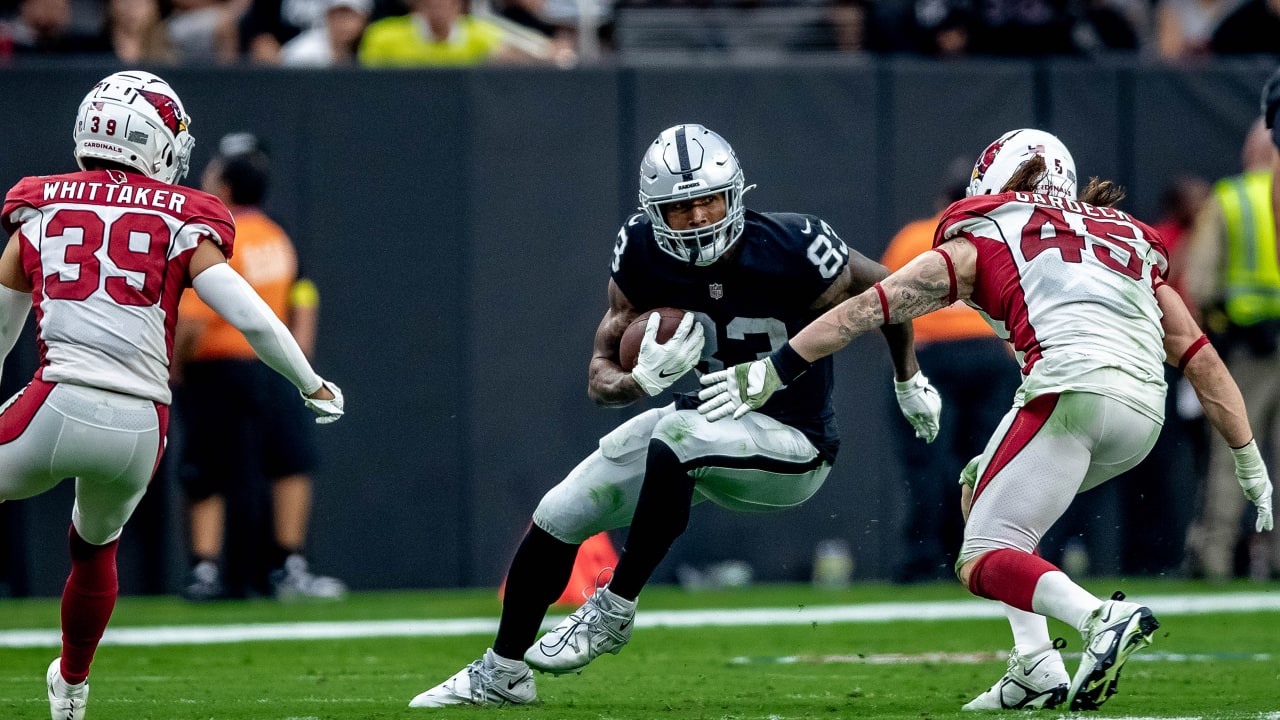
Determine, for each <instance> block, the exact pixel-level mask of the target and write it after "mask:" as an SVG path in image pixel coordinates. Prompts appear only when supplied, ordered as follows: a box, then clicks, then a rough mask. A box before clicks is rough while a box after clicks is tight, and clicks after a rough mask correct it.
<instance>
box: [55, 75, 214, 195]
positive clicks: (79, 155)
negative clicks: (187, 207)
mask: <svg viewBox="0 0 1280 720" xmlns="http://www.w3.org/2000/svg"><path fill="white" fill-rule="evenodd" d="M190 124H191V118H190V117H189V116H188V115H187V111H186V110H185V109H184V108H183V107H182V101H181V100H179V99H178V94H177V93H175V92H174V91H173V88H171V87H169V83H167V82H165V81H164V80H162V79H160V78H159V77H157V76H155V75H152V74H151V73H149V72H143V71H141V70H128V71H125V72H118V73H115V74H113V75H108V76H107V77H105V78H103V79H102V80H101V81H99V82H98V84H97V85H94V86H93V89H92V90H90V91H89V94H88V95H85V97H84V100H83V101H82V102H81V103H80V110H79V112H78V113H76V127H75V133H74V137H75V141H76V149H75V155H76V163H77V164H79V165H80V169H81V170H83V169H85V161H86V160H105V161H108V162H113V163H119V164H120V165H125V166H127V167H131V168H134V169H136V170H137V171H138V172H140V173H142V174H143V175H146V176H147V177H150V178H154V179H156V180H160V181H161V182H167V183H174V182H177V181H179V180H181V179H182V178H183V177H185V176H186V174H187V167H188V165H189V164H190V162H191V148H192V147H193V146H194V145H195V139H194V138H192V137H191V133H190V132H189V131H188V130H187V127H188V126H189V125H190Z"/></svg>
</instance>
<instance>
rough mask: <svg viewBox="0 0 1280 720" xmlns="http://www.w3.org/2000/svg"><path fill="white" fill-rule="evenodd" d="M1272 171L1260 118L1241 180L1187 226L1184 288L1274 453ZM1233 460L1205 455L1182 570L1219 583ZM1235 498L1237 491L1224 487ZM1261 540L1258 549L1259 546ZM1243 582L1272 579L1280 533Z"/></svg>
mask: <svg viewBox="0 0 1280 720" xmlns="http://www.w3.org/2000/svg"><path fill="white" fill-rule="evenodd" d="M1275 163H1276V148H1275V147H1273V146H1272V144H1271V139H1270V137H1269V136H1268V133H1267V129H1266V126H1265V124H1264V120H1263V119H1262V118H1259V119H1258V121H1257V122H1256V123H1254V124H1253V126H1252V127H1251V128H1250V130H1249V133H1248V135H1247V137H1246V139H1245V144H1244V150H1243V152H1242V153H1241V164H1242V165H1243V168H1244V173H1243V174H1242V175H1236V176H1233V177H1228V178H1224V179H1222V180H1219V181H1218V182H1217V183H1216V184H1214V186H1213V195H1212V197H1211V198H1210V199H1209V202H1208V203H1207V204H1206V206H1205V209H1204V211H1202V212H1201V214H1200V216H1199V217H1198V218H1197V220H1196V226H1195V229H1194V230H1193V234H1192V237H1191V239H1190V240H1189V242H1191V243H1192V246H1191V250H1190V252H1191V253H1192V254H1191V256H1190V259H1191V262H1190V263H1189V264H1188V268H1187V270H1188V274H1187V289H1188V292H1189V293H1190V295H1191V297H1192V298H1193V299H1194V300H1195V302H1196V304H1198V305H1199V306H1200V308H1201V311H1202V312H1203V313H1204V317H1205V325H1206V330H1208V331H1209V332H1211V333H1214V334H1215V335H1216V338H1215V340H1214V345H1215V346H1216V347H1217V348H1218V350H1219V352H1220V353H1221V354H1222V357H1223V360H1224V361H1225V362H1226V364H1227V367H1228V368H1229V369H1230V371H1231V375H1232V377H1235V378H1237V379H1238V381H1239V383H1240V386H1241V387H1245V388H1248V389H1249V422H1250V424H1251V425H1252V426H1253V427H1254V428H1256V429H1257V431H1258V432H1259V433H1261V437H1259V438H1258V440H1259V442H1258V444H1259V445H1260V446H1262V447H1263V448H1264V449H1267V450H1270V451H1272V452H1274V451H1275V448H1276V447H1277V445H1276V441H1277V440H1280V261H1278V260H1277V248H1276V225H1275V218H1274V215H1273V214H1272V210H1271V192H1272V187H1271V182H1272V178H1271V173H1272V170H1273V168H1274V166H1275ZM1232 459H1233V458H1232V453H1231V452H1228V449H1227V448H1223V447H1221V446H1220V444H1219V443H1215V444H1214V445H1213V446H1212V448H1211V449H1210V454H1209V474H1208V476H1207V477H1206V478H1205V485H1204V497H1203V504H1202V506H1201V508H1200V515H1199V517H1198V519H1197V520H1196V522H1195V523H1194V524H1193V525H1192V527H1191V529H1190V530H1189V531H1188V533H1187V565H1188V569H1189V570H1190V571H1191V572H1192V573H1193V574H1197V575H1203V576H1204V577H1205V578H1207V579H1209V580H1213V581H1218V582H1224V581H1226V580H1228V579H1230V578H1231V577H1233V576H1234V575H1235V567H1236V565H1235V557H1236V546H1237V544H1238V543H1239V541H1240V536H1241V533H1240V526H1241V522H1242V516H1243V512H1244V505H1243V503H1242V502H1240V501H1239V500H1240V499H1239V498H1238V497H1228V494H1227V492H1226V486H1225V484H1224V483H1230V482H1233V481H1234V479H1235V474H1234V472H1233V470H1232V467H1233V462H1232ZM1232 489H1233V490H1234V492H1235V494H1236V495H1237V496H1238V495H1239V491H1238V490H1236V489H1235V488H1234V486H1233V488H1232ZM1259 541H1260V542H1259ZM1255 542H1257V543H1258V544H1257V545H1256V546H1255V547H1254V548H1253V549H1254V550H1256V551H1257V553H1256V555H1255V556H1254V558H1255V561H1254V563H1253V567H1252V568H1251V574H1254V575H1255V577H1258V578H1266V577H1269V576H1273V575H1275V574H1276V573H1277V572H1280V533H1275V532H1270V533H1264V534H1261V535H1260V536H1259V537H1258V538H1257V539H1255Z"/></svg>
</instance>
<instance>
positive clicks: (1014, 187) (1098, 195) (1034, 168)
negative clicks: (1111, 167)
mask: <svg viewBox="0 0 1280 720" xmlns="http://www.w3.org/2000/svg"><path fill="white" fill-rule="evenodd" d="M1046 169H1047V168H1046V166H1045V164H1044V157H1043V156H1040V155H1036V156H1035V157H1033V158H1031V159H1030V160H1028V161H1026V162H1025V163H1023V164H1022V167H1020V168H1018V170H1017V172H1015V173H1014V174H1013V176H1012V177H1010V178H1009V181H1008V182H1006V183H1005V184H1004V187H1002V188H1000V192H1002V193H1003V192H1035V188H1036V185H1037V184H1039V182H1040V176H1041V175H1043V174H1044V173H1045V170H1046ZM1124 197H1125V191H1124V188H1123V187H1121V186H1119V185H1117V184H1115V183H1114V182H1112V181H1110V180H1099V179H1098V178H1096V177H1091V178H1089V185H1088V186H1087V187H1085V189H1084V192H1083V193H1081V195H1080V201H1081V202H1086V203H1089V204H1090V205H1093V206H1095V207H1113V206H1114V205H1116V203H1119V202H1120V201H1121V200H1123V199H1124Z"/></svg>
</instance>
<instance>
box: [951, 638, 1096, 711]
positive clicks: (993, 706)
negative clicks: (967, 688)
mask: <svg viewBox="0 0 1280 720" xmlns="http://www.w3.org/2000/svg"><path fill="white" fill-rule="evenodd" d="M1066 645H1067V643H1066V642H1065V641H1064V640H1063V639H1062V638H1057V639H1055V640H1054V641H1053V642H1052V643H1050V644H1049V646H1048V647H1044V648H1042V649H1040V650H1038V651H1035V652H1032V653H1028V654H1026V655H1021V654H1019V653H1018V649H1017V648H1014V649H1013V652H1010V653H1009V670H1008V672H1006V673H1005V674H1004V677H1002V678H1000V680H999V681H997V682H996V684H995V685H992V686H991V689H990V690H987V691H986V692H984V693H982V694H981V695H979V696H978V697H976V698H974V699H973V700H970V701H969V702H967V703H965V704H964V705H963V706H962V707H961V708H960V709H961V710H1036V709H1041V708H1044V709H1049V708H1056V707H1058V706H1059V705H1062V704H1063V703H1064V702H1066V700H1067V689H1068V688H1069V687H1070V685H1071V676H1070V675H1068V674H1067V667H1066V665H1063V664H1062V655H1061V654H1059V652H1058V651H1059V650H1061V649H1062V648H1064V647H1066Z"/></svg>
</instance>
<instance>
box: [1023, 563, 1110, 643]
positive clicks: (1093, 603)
mask: <svg viewBox="0 0 1280 720" xmlns="http://www.w3.org/2000/svg"><path fill="white" fill-rule="evenodd" d="M1100 605H1102V601H1101V600H1099V599H1098V598H1096V597H1094V596H1093V594H1092V593H1090V592H1089V591H1088V590H1085V589H1084V588H1082V587H1080V586H1079V585H1077V584H1075V583H1074V582H1072V581H1071V578H1069V577H1067V574H1066V573H1064V572H1062V571H1061V570H1055V571H1053V572H1047V573H1045V574H1044V575H1041V576H1040V580H1039V581H1038V582H1037V583H1036V590H1035V592H1034V593H1033V594H1032V595H1031V607H1032V609H1034V610H1035V611H1036V612H1038V613H1040V614H1041V615H1048V616H1049V617H1051V618H1057V619H1058V620H1061V621H1062V622H1064V623H1067V624H1068V625H1070V626H1071V627H1073V628H1075V629H1077V630H1079V629H1080V628H1082V627H1083V626H1084V621H1085V620H1087V619H1088V617H1089V614H1090V613H1092V612H1093V611H1094V610H1096V609H1098V606H1100Z"/></svg>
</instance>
